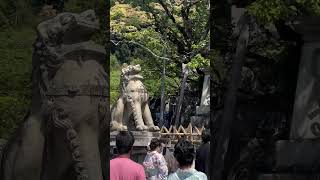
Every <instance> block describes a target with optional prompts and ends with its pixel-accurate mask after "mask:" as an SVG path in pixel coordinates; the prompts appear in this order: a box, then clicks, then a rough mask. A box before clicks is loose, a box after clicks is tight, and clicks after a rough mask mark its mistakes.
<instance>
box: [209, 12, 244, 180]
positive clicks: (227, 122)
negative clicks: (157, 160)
mask: <svg viewBox="0 0 320 180" xmlns="http://www.w3.org/2000/svg"><path fill="white" fill-rule="evenodd" d="M249 20H250V19H249V17H248V16H243V21H242V22H241V25H240V36H239V39H238V43H237V50H236V54H235V56H234V59H233V65H232V69H231V81H230V85H229V88H228V90H227V94H226V99H225V102H224V110H223V115H222V121H221V126H220V128H219V130H218V134H217V140H218V141H217V143H216V151H215V153H214V161H213V166H212V168H213V169H214V172H213V179H214V180H222V179H223V174H222V173H223V170H224V161H225V155H226V153H227V150H228V145H229V139H230V130H231V127H232V120H233V119H234V113H235V105H236V100H237V98H236V93H237V90H238V88H239V86H240V83H241V70H242V66H243V63H244V59H245V55H246V52H247V44H248V40H249Z"/></svg>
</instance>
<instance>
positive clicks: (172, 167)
mask: <svg viewBox="0 0 320 180" xmlns="http://www.w3.org/2000/svg"><path fill="white" fill-rule="evenodd" d="M160 142H161V145H162V147H163V151H162V155H163V156H164V159H165V160H166V162H167V167H168V174H172V173H174V172H176V170H177V169H178V162H177V160H176V159H175V157H174V155H173V153H172V152H171V151H170V149H169V147H170V146H171V144H170V138H166V137H164V138H160Z"/></svg>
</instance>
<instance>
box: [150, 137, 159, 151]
mask: <svg viewBox="0 0 320 180" xmlns="http://www.w3.org/2000/svg"><path fill="white" fill-rule="evenodd" d="M159 146H161V142H160V140H159V139H158V138H153V139H152V140H151V142H150V145H149V147H150V150H151V151H154V150H155V149H156V148H157V147H159Z"/></svg>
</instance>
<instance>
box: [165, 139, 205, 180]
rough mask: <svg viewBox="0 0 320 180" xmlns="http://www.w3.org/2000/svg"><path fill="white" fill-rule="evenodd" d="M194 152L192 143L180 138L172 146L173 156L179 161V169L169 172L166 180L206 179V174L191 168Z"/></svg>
mask: <svg viewBox="0 0 320 180" xmlns="http://www.w3.org/2000/svg"><path fill="white" fill-rule="evenodd" d="M195 154H196V152H195V148H194V146H193V144H192V143H191V142H190V141H188V140H186V139H180V140H179V141H178V143H177V144H176V145H175V147H174V157H175V158H176V160H177V161H178V163H179V169H178V170H177V171H176V172H175V173H173V174H170V176H169V177H168V180H207V176H206V174H204V173H203V172H200V171H197V170H196V169H194V168H193V164H194V159H195Z"/></svg>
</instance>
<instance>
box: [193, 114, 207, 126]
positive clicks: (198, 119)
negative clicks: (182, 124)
mask: <svg viewBox="0 0 320 180" xmlns="http://www.w3.org/2000/svg"><path fill="white" fill-rule="evenodd" d="M190 120H191V125H192V126H195V127H199V128H201V127H202V126H204V127H206V126H208V125H209V121H210V117H209V116H192V117H190Z"/></svg>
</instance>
